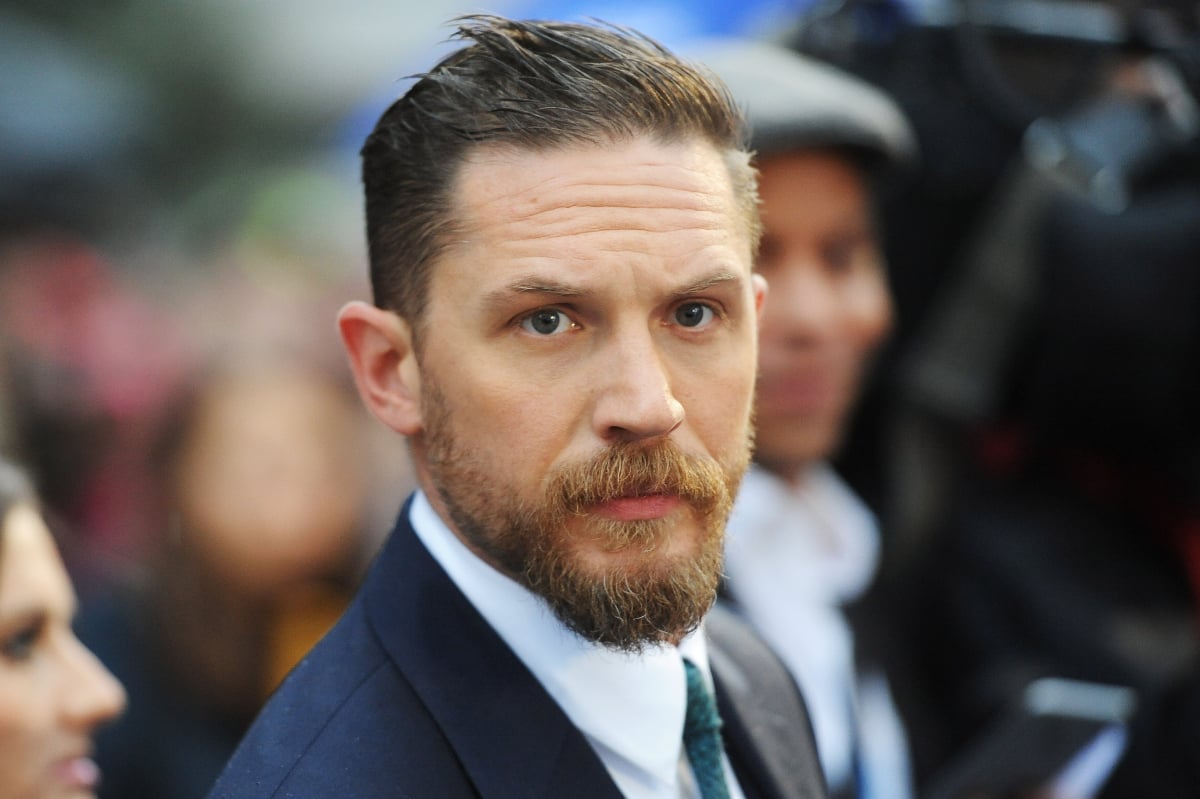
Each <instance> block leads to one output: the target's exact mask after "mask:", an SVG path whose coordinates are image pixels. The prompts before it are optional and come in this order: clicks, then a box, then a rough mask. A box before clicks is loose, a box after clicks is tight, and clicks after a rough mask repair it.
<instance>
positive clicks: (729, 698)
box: [705, 605, 826, 799]
mask: <svg viewBox="0 0 1200 799" xmlns="http://www.w3.org/2000/svg"><path fill="white" fill-rule="evenodd" d="M705 629H706V631H707V632H708V637H709V663H710V665H711V667H712V672H713V682H714V683H715V686H716V694H717V709H718V711H719V712H720V713H721V718H722V720H723V721H724V723H725V726H724V729H723V735H724V740H725V749H726V752H727V753H728V755H729V760H730V762H731V763H732V764H733V767H734V771H735V772H737V777H738V782H739V783H740V784H741V786H742V789H743V791H744V792H745V793H746V797H747V799H824V798H825V797H826V791H825V781H824V776H823V772H822V771H821V766H820V763H819V761H818V760H817V751H816V743H815V741H814V739H813V734H812V727H811V725H810V723H809V719H808V712H807V709H806V708H805V707H804V700H803V699H802V698H801V696H800V692H799V690H798V689H797V688H796V685H795V683H794V682H793V680H792V678H791V675H790V674H788V672H787V671H786V669H785V668H784V667H783V665H782V664H780V663H779V661H778V659H777V658H776V657H775V656H774V654H773V653H772V652H771V651H770V650H769V649H767V647H766V645H765V644H763V643H762V641H760V640H759V639H758V638H757V637H756V636H754V635H753V634H752V633H750V631H749V629H748V628H746V627H745V625H744V624H742V623H741V622H739V621H738V620H737V619H736V618H735V617H734V616H733V614H732V613H730V612H729V611H728V610H726V609H724V608H722V607H721V606H720V605H718V606H717V607H716V608H714V609H713V610H712V612H710V613H709V615H708V618H707V620H706V622H705Z"/></svg>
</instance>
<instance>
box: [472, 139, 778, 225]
mask: <svg viewBox="0 0 1200 799" xmlns="http://www.w3.org/2000/svg"><path fill="white" fill-rule="evenodd" d="M452 201H453V204H454V208H455V211H456V213H455V217H456V222H457V226H458V228H459V230H458V232H459V233H462V234H467V235H468V237H469V232H470V231H471V230H472V229H475V228H477V227H478V226H480V225H482V224H487V223H489V222H494V221H496V220H497V219H500V218H503V217H508V218H510V219H513V220H519V219H526V218H527V219H533V218H536V217H538V216H539V215H545V214H552V213H558V214H559V215H560V216H561V217H562V218H563V220H564V222H566V221H568V220H570V219H574V220H576V221H578V220H579V219H581V218H583V217H589V216H590V217H591V218H592V219H593V220H594V223H595V224H597V225H600V226H603V225H604V224H605V217H606V216H608V217H610V218H611V217H614V215H616V216H619V217H621V218H622V219H625V217H626V216H627V214H625V213H624V212H629V213H633V214H637V213H638V212H639V210H645V211H647V212H660V213H657V214H654V217H655V219H654V220H652V219H650V218H649V217H640V218H637V219H636V220H635V221H634V222H633V226H634V227H641V226H643V225H653V224H665V225H671V224H680V225H683V224H688V222H685V221H683V220H682V218H679V219H675V220H674V221H672V219H671V217H670V215H669V212H671V211H676V212H678V214H679V215H680V216H681V217H682V216H683V215H691V216H690V217H688V218H689V220H694V219H695V215H697V214H699V215H713V216H714V217H715V218H717V219H718V220H719V222H720V223H721V224H724V225H726V226H728V227H730V228H731V229H735V230H737V231H738V232H739V233H741V234H742V235H744V236H745V237H746V238H747V240H748V241H750V242H751V243H752V244H753V243H754V242H755V241H756V237H757V229H758V226H759V219H758V207H757V187H756V184H755V182H754V172H753V170H752V169H751V168H750V166H749V155H748V154H747V153H744V152H741V151H727V150H721V149H718V148H717V147H716V146H714V145H712V144H710V143H708V142H707V141H705V140H703V139H700V138H690V139H685V140H681V141H661V140H658V139H655V138H652V137H638V138H634V139H630V140H623V141H602V142H586V143H570V144H564V145H558V146H555V147H546V148H538V149H531V148H527V147H519V146H513V145H496V144H489V145H483V146H479V147H477V148H474V149H473V150H472V151H471V152H469V153H468V154H467V157H466V158H465V159H464V161H463V163H462V165H461V167H460V169H459V170H458V172H457V174H456V175H455V180H454V183H453V187H452ZM662 212H666V213H665V214H664V213H662ZM655 220H657V221H655ZM616 223H617V224H628V222H616Z"/></svg>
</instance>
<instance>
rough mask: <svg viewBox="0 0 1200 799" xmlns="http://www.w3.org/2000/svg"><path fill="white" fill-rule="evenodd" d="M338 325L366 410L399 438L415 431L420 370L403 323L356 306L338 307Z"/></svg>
mask: <svg viewBox="0 0 1200 799" xmlns="http://www.w3.org/2000/svg"><path fill="white" fill-rule="evenodd" d="M337 322H338V331H339V332H340V333H341V335H342V344H343V345H345V347H346V354H347V355H348V356H349V360H350V369H351V370H352V371H353V372H354V382H355V385H357V386H358V393H359V394H360V395H361V396H362V399H363V402H364V403H365V404H366V406H367V408H369V409H370V411H371V413H373V414H375V416H376V418H378V419H379V420H380V421H381V422H383V423H384V424H386V425H387V426H388V427H390V428H392V429H393V430H395V431H396V432H397V433H400V434H401V435H405V436H411V435H414V434H416V433H418V432H420V430H421V426H422V425H421V371H420V367H419V366H418V365H417V355H416V351H415V350H414V349H413V340H412V328H411V327H410V326H409V324H408V322H407V321H406V320H405V319H404V318H403V317H401V316H400V315H399V314H396V313H394V312H392V311H385V310H383V309H381V308H376V307H375V306H373V305H370V304H368V303H365V302H360V301H355V302H351V303H349V304H347V305H346V306H345V307H344V308H342V310H341V311H340V312H339V313H338V319H337Z"/></svg>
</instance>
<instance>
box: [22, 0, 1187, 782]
mask: <svg viewBox="0 0 1200 799" xmlns="http://www.w3.org/2000/svg"><path fill="white" fill-rule="evenodd" d="M268 5H270V6H272V8H271V9H270V12H268V10H266V9H259V11H257V12H249V11H244V10H243V11H241V12H238V13H235V12H234V11H233V10H232V9H233V8H234V4H223V3H217V2H213V3H202V4H196V5H195V6H194V7H193V6H183V5H178V4H161V3H151V2H139V1H138V0H127V1H126V2H116V0H104V1H102V2H94V3H89V4H84V5H79V4H69V3H44V4H39V5H38V6H37V7H33V6H32V5H31V4H16V3H9V2H0V74H2V75H4V76H5V77H4V78H3V79H2V80H0V451H2V452H3V453H4V454H5V455H7V456H9V457H13V458H15V459H17V460H19V461H20V462H22V463H23V464H25V465H26V466H27V467H28V469H29V470H30V472H31V474H32V477H33V478H34V481H35V483H36V485H37V487H38V491H39V493H40V495H41V498H42V503H43V509H44V512H45V514H46V516H47V518H48V519H49V520H50V521H51V522H52V527H53V528H54V529H55V531H56V533H57V535H58V538H59V542H60V547H61V548H62V550H63V555H64V558H65V561H66V564H67V568H68V570H69V571H70V573H71V575H72V577H73V578H74V580H75V584H76V587H77V589H78V591H79V593H80V596H81V604H82V612H81V615H80V617H79V622H78V629H79V633H80V635H81V638H83V640H84V641H85V642H86V643H88V644H89V646H91V647H92V649H93V650H94V651H95V652H96V654H97V656H98V657H99V658H100V660H101V661H103V662H104V664H105V665H106V666H107V667H108V668H109V669H110V670H112V671H113V672H114V673H115V674H116V676H117V677H118V678H119V679H120V680H121V681H122V682H123V683H124V685H125V688H126V691H127V694H128V709H127V710H126V712H125V713H124V715H123V716H122V717H121V718H120V719H119V720H117V721H116V722H114V723H113V724H111V725H109V726H108V727H107V728H106V730H105V731H104V732H103V733H102V735H101V737H100V739H99V750H98V753H97V755H98V760H99V761H100V762H101V766H102V768H103V770H104V772H105V775H106V781H105V784H104V786H102V789H101V795H102V796H108V797H114V798H115V797H121V798H123V799H136V797H143V796H144V797H156V799H176V798H178V799H185V798H187V797H191V798H193V799H195V798H196V797H200V796H202V795H203V794H204V792H205V790H206V789H207V787H208V785H209V784H210V783H211V781H212V779H213V778H214V777H215V776H216V773H217V771H219V769H220V766H221V764H222V763H223V762H224V761H225V759H226V758H227V757H228V755H229V753H230V751H231V750H232V747H233V745H234V744H235V743H236V741H237V740H238V738H239V737H240V735H241V732H242V731H243V730H244V728H245V726H246V724H247V723H248V722H249V720H250V719H251V718H252V717H253V715H254V713H255V712H256V710H257V708H258V707H259V706H260V705H261V703H262V701H263V699H264V698H265V697H266V696H267V695H268V694H269V692H270V691H271V689H272V688H273V687H274V685H275V684H276V683H277V681H278V680H279V679H280V678H281V677H282V675H283V674H284V673H286V671H287V670H288V668H290V666H291V665H292V664H294V663H295V662H296V661H297V660H298V658H299V657H300V655H301V654H302V653H303V652H304V651H305V650H306V649H307V648H308V647H309V646H310V645H311V644H312V643H313V642H314V641H315V640H316V639H317V638H318V637H319V636H320V635H321V633H322V632H323V631H324V630H325V629H326V628H327V627H328V625H329V624H330V623H332V620H333V619H335V618H336V617H337V615H338V613H339V612H340V609H341V607H342V606H343V603H344V602H345V600H346V598H347V597H348V596H349V594H350V593H351V592H352V590H353V588H354V586H355V583H356V580H357V578H358V576H359V575H360V574H361V570H362V568H363V567H364V565H365V564H366V562H367V561H368V560H369V558H370V556H371V554H372V553H373V552H374V549H375V546H376V544H377V543H378V542H379V536H380V535H382V534H383V533H384V532H385V531H386V530H387V529H388V527H389V525H390V522H391V519H392V516H393V515H394V513H395V511H396V509H397V507H398V506H399V503H400V501H401V500H402V499H403V498H404V496H405V495H406V494H407V493H408V490H409V488H410V487H411V485H412V477H411V475H410V474H409V472H408V467H407V464H406V462H405V459H404V453H403V450H402V448H401V447H398V446H395V445H394V442H391V441H389V440H388V438H389V437H388V436H385V435H383V433H382V432H381V431H380V429H379V428H378V426H377V425H374V424H373V423H372V422H370V421H369V420H368V418H367V416H366V414H365V412H364V411H363V410H362V408H361V406H360V404H359V402H358V400H357V398H356V396H355V394H354V391H353V386H352V385H351V383H350V378H349V373H348V370H347V369H346V367H345V365H344V363H343V361H342V354H341V350H340V347H339V345H338V342H337V338H336V335H335V333H334V322H333V320H334V316H335V313H336V310H337V308H338V306H339V305H340V304H341V303H343V302H344V301H345V300H347V299H350V298H361V297H365V296H366V295H367V288H366V267H365V255H364V244H363V242H362V240H361V239H362V234H361V227H362V225H361V209H360V200H359V191H358V188H357V185H356V179H357V168H358V167H357V162H356V153H355V150H356V148H357V146H358V142H357V141H354V139H355V137H357V138H359V139H361V132H360V131H359V130H358V129H357V125H358V123H357V121H356V120H357V119H358V116H359V115H360V114H361V113H362V108H363V107H365V106H369V105H370V104H371V99H372V97H374V96H376V95H377V94H379V93H391V94H394V93H396V92H395V91H394V90H395V89H396V85H395V80H396V79H398V78H399V77H400V76H402V75H404V74H407V73H409V72H414V71H416V70H417V69H419V68H420V66H421V65H423V64H424V63H426V62H427V61H428V58H427V57H426V56H424V55H422V54H417V55H414V52H415V51H416V50H417V49H419V46H418V45H417V44H415V43H413V42H410V41H407V40H403V41H402V39H403V37H400V39H397V38H396V37H394V36H391V37H385V36H381V35H380V33H379V32H378V31H377V30H374V28H375V27H377V26H375V25H372V24H368V23H363V22H360V23H359V24H351V23H349V22H346V21H345V20H343V21H342V22H341V23H340V24H341V25H342V27H341V29H340V30H339V33H340V35H341V36H342V37H343V40H341V41H337V42H335V41H333V39H332V37H331V39H330V42H329V44H328V45H327V47H328V48H330V49H331V50H333V51H334V52H325V53H323V58H322V59H319V60H317V61H315V62H314V63H297V62H296V61H295V60H292V61H288V60H286V59H284V58H283V57H281V56H278V55H277V56H275V57H274V58H273V59H272V58H271V57H269V56H268V55H263V54H262V53H260V52H258V50H257V49H256V47H253V46H251V41H254V42H259V43H261V41H262V40H261V38H260V39H252V37H251V36H250V35H249V31H251V30H253V31H255V32H256V33H257V34H258V35H259V36H260V37H261V36H262V35H263V34H262V32H263V31H265V30H268V29H270V27H271V26H270V25H269V24H266V23H264V19H266V20H267V22H268V23H269V21H270V19H271V18H270V17H269V16H268V14H269V13H274V14H276V15H279V14H286V15H288V16H289V17H290V16H296V17H302V16H303V14H304V13H305V7H306V6H308V5H309V4H308V3H305V4H300V5H299V6H292V5H288V6H283V5H282V4H268ZM312 5H314V6H316V5H319V4H312ZM328 5H329V6H330V7H333V6H336V5H337V4H328ZM385 5H386V4H385ZM400 5H401V6H405V8H404V9H403V13H402V14H400V15H399V16H398V17H397V18H395V19H391V20H389V25H390V26H392V29H404V30H406V31H412V30H413V29H422V28H423V29H424V31H426V32H429V37H428V41H425V42H423V43H422V44H423V45H424V46H430V45H432V44H433V43H434V42H435V41H436V40H437V39H438V38H440V37H439V36H438V33H439V29H438V27H437V26H438V24H440V22H441V21H442V20H443V18H445V17H449V16H450V15H451V13H452V12H453V11H454V9H449V10H446V11H445V13H441V12H442V11H443V9H441V8H438V7H437V6H438V4H436V3H434V4H424V6H423V8H422V9H421V10H420V11H418V10H416V9H409V8H407V5H408V4H405V3H401V4H400ZM510 5H512V6H514V7H513V8H508V7H501V8H493V9H491V10H495V11H499V12H502V13H517V14H522V13H525V12H527V11H530V10H531V9H529V8H528V7H527V6H518V5H517V4H515V3H514V4H510ZM527 5H528V4H527ZM599 6H600V7H598V8H595V9H587V10H586V13H588V14H590V15H592V16H597V17H608V16H610V15H609V14H608V13H607V12H606V11H605V10H604V8H603V4H599ZM767 6H770V7H771V9H772V13H773V14H775V15H776V17H773V19H776V24H773V26H772V27H773V30H772V31H771V37H772V38H774V39H775V41H776V43H778V44H781V45H783V46H786V47H789V48H791V49H793V50H795V51H797V52H801V53H804V54H806V55H808V56H810V57H812V58H814V59H817V60H819V61H822V62H826V63H828V64H831V65H835V66H837V67H839V68H842V69H844V70H845V71H847V72H848V73H852V74H855V75H857V76H859V77H860V78H862V79H864V80H865V81H867V82H868V83H870V84H873V85H874V86H875V87H877V88H878V89H879V90H880V91H882V92H883V93H885V94H887V95H888V96H890V97H891V98H892V99H893V100H894V101H895V103H896V104H897V105H898V106H899V107H900V108H901V109H902V110H903V112H904V113H905V115H906V116H907V118H908V120H909V121H910V123H911V125H912V129H913V131H914V134H915V145H916V150H917V152H916V157H915V158H914V159H913V163H912V164H910V165H909V167H908V168H907V169H906V170H904V171H903V172H902V173H899V174H896V175H893V176H891V178H890V180H889V181H888V183H887V184H886V185H882V186H881V187H880V189H881V191H880V193H879V196H878V198H877V207H876V212H877V224H878V226H879V231H880V235H881V246H882V249H883V251H884V253H885V255H886V262H887V264H888V268H887V282H888V290H889V291H890V293H891V297H892V302H893V305H894V309H895V311H894V323H893V324H892V326H891V333H890V335H889V336H888V338H887V339H886V340H885V341H884V343H883V345H882V349H881V350H880V352H879V353H878V354H877V356H876V358H875V361H874V363H873V368H872V371H871V372H870V374H869V379H868V380H867V382H866V384H865V386H864V391H863V394H862V396H861V398H860V401H859V402H858V404H857V406H856V409H855V412H854V415H853V417H852V418H851V419H850V421H849V423H848V425H847V430H846V436H845V437H844V441H843V443H842V446H841V448H840V449H839V451H838V452H837V454H836V457H835V458H834V459H833V463H832V465H833V467H834V468H835V469H836V470H837V472H838V474H839V475H840V476H841V478H842V479H844V480H845V481H846V483H847V484H848V485H849V486H850V487H852V488H853V490H854V491H855V492H856V493H857V494H858V495H859V496H861V498H862V500H863V501H864V503H865V504H866V506H867V507H869V509H870V511H871V512H872V513H873V514H874V516H875V518H876V519H877V522H878V527H879V531H880V534H881V554H880V562H879V568H878V572H877V574H876V575H875V578H874V581H873V584H872V585H871V586H870V588H866V589H864V592H863V593H862V595H861V596H857V597H855V598H853V599H852V600H847V603H846V607H845V611H846V613H847V615H848V618H849V619H850V623H851V625H852V626H853V628H854V631H855V646H856V648H857V650H858V655H859V656H860V658H861V659H862V660H863V661H869V662H871V663H872V664H876V665H881V667H882V668H883V669H884V670H885V671H886V672H887V674H888V676H889V679H890V682H891V688H892V692H893V695H894V698H895V703H896V707H897V710H898V715H899V718H900V719H901V720H902V723H903V725H904V727H905V729H906V737H907V740H908V747H909V749H910V750H911V758H912V768H913V773H914V775H915V779H916V784H917V786H918V793H921V792H922V791H923V790H925V791H928V790H933V789H935V788H936V787H937V786H938V785H939V780H940V779H941V778H942V777H944V776H945V775H946V774H947V773H948V769H951V768H952V766H953V764H955V763H958V762H961V761H962V760H963V759H966V758H968V756H969V754H970V747H971V744H972V743H974V742H976V741H981V740H984V739H985V738H986V736H987V733H988V731H989V730H992V729H994V728H995V726H996V724H997V720H999V719H1003V718H1005V717H1006V714H1008V713H1011V712H1012V711H1013V709H1014V708H1015V707H1016V706H1017V705H1018V704H1019V702H1020V701H1021V698H1022V696H1023V695H1024V691H1025V690H1026V688H1027V687H1028V686H1029V685H1031V684H1034V683H1035V682H1036V680H1038V679H1039V678H1042V677H1056V678H1066V679H1071V680H1078V681H1086V682H1091V683H1102V684H1108V685H1114V686H1120V687H1124V688H1129V689H1132V690H1133V693H1134V695H1135V697H1136V710H1135V711H1134V712H1133V714H1132V716H1131V718H1130V719H1129V720H1128V723H1127V725H1125V728H1124V730H1125V733H1126V734H1127V736H1128V743H1127V745H1126V746H1125V748H1124V750H1123V754H1122V757H1121V761H1120V764H1119V765H1118V766H1117V768H1116V771H1115V773H1114V775H1113V777H1112V779H1111V780H1108V781H1107V785H1106V787H1105V788H1104V789H1103V792H1102V793H1101V795H1102V796H1105V797H1109V799H1120V798H1121V797H1147V796H1154V797H1166V798H1167V799H1170V797H1176V796H1179V797H1187V796H1196V795H1200V765H1198V764H1200V744H1198V743H1197V741H1200V235H1198V234H1197V231H1198V230H1200V4H1197V3H1195V2H1185V1H1184V0H1175V1H1174V2H1167V1H1166V0H1164V1H1163V2H1147V3H1132V2H1123V1H1122V0H1110V1H1109V2H1087V0H1074V1H1073V2H1048V1H1046V0H1043V1H1042V2H1018V1H1017V0H1012V2H985V0H944V1H943V2H935V1H934V0H922V1H921V2H918V1H917V0H908V1H907V2H905V1H902V0H858V1H857V2H855V1H854V0H843V1H842V2H812V3H792V4H786V3H784V4H765V3H764V4H757V5H755V7H756V8H759V9H760V10H762V9H765V8H766V7H767ZM781 7H782V8H784V11H780V8H781ZM532 10H534V11H537V12H538V13H539V15H548V14H551V13H552V12H553V11H554V9H553V8H549V7H547V5H546V4H541V5H539V6H537V7H535V8H534V9H532ZM312 13H313V14H314V15H316V16H314V17H313V19H311V20H310V25H309V26H307V28H305V29H307V30H308V31H309V33H308V35H309V36H312V37H317V38H319V34H318V33H314V32H312V29H313V26H316V27H320V26H321V24H322V22H328V20H329V19H331V18H333V17H335V16H337V15H336V14H333V13H331V12H330V11H329V10H328V8H327V9H325V11H324V12H321V13H318V11H317V10H316V9H315V8H314V9H313V10H312ZM439 13H440V14H441V16H440V17H439V16H430V15H433V14H439ZM764 13H765V12H764ZM406 15H407V16H406ZM780 15H781V16H782V19H783V20H784V21H785V22H786V24H782V23H779V22H778V18H779V17H780ZM363 16H364V18H366V17H367V16H368V15H367V14H366V13H365V12H364V14H363ZM611 18H613V21H616V22H630V23H631V24H635V25H636V24H637V22H638V21H637V20H625V19H620V18H616V17H615V16H613V17H611ZM255 25H256V27H255ZM286 28H287V30H289V31H292V32H295V31H296V30H300V29H301V27H300V26H297V25H294V24H293V25H290V26H286ZM648 32H649V33H651V34H656V33H659V31H656V30H649V31H648ZM740 32H742V33H745V32H746V31H740ZM755 32H756V34H757V35H761V36H762V37H764V38H766V37H767V35H768V34H767V32H766V30H765V29H763V30H757V31H755ZM356 34H361V35H362V36H363V37H365V39H364V42H365V44H364V46H363V47H362V48H361V50H360V49H356V45H355V44H352V43H348V42H353V41H354V38H353V37H354V36H355V35H356ZM669 43H670V42H669ZM263 50H264V52H265V50H266V48H265V47H263ZM286 50H287V42H282V43H280V42H276V43H275V47H274V48H273V49H272V50H271V52H275V53H278V52H281V51H282V52H286ZM355 57H357V58H358V61H357V62H355ZM256 59H257V60H256ZM409 59H412V60H411V61H410V60H409ZM341 62H352V63H341ZM252 64H253V65H257V66H258V67H259V69H258V70H257V71H253V70H251V66H250V65H252ZM264 65H266V66H264ZM334 65H336V67H335V66H334ZM239 70H241V71H239ZM251 75H254V76H257V77H251Z"/></svg>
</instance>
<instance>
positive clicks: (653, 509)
mask: <svg viewBox="0 0 1200 799" xmlns="http://www.w3.org/2000/svg"><path fill="white" fill-rule="evenodd" d="M681 502H682V500H680V498H679V497H677V496H675V495H673V494H648V495H646V496H635V497H617V498H616V499H610V500H607V501H605V502H601V503H600V504H598V505H596V506H595V508H594V512H595V513H596V514H597V515H599V516H604V517H607V518H609V519H614V520H616V521H622V522H632V521H643V520H646V519H661V518H662V517H663V516H666V515H667V514H669V513H671V511H673V510H675V509H676V508H677V507H679V505H680V503H681Z"/></svg>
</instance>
